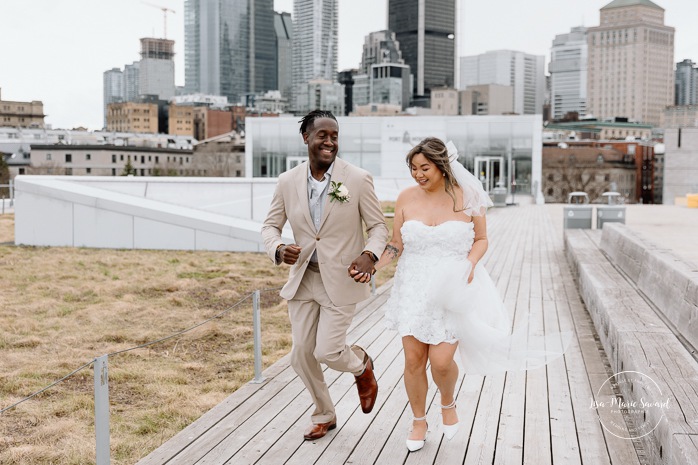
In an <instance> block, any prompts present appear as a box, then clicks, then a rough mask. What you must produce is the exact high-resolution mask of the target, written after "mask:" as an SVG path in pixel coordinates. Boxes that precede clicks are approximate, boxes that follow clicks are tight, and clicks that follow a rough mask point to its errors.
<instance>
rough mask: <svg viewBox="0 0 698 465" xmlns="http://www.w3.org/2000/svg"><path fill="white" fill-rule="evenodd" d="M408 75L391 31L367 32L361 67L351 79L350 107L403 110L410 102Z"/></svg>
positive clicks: (409, 76)
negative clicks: (370, 105) (379, 107)
mask: <svg viewBox="0 0 698 465" xmlns="http://www.w3.org/2000/svg"><path fill="white" fill-rule="evenodd" d="M411 77H412V74H411V70H410V67H409V65H406V64H405V62H404V60H403V59H402V55H401V53H400V44H398V42H397V41H396V40H395V33H393V32H391V31H378V32H371V33H370V34H369V35H367V36H366V38H365V40H364V50H363V54H362V55H361V65H360V69H359V70H358V71H357V74H356V75H355V76H353V81H354V82H352V85H353V86H355V87H353V88H352V89H351V92H352V106H351V107H349V108H347V112H351V111H355V110H356V107H358V106H364V105H368V104H383V105H391V106H397V107H398V108H399V109H400V110H404V109H405V108H407V107H408V106H409V105H410V102H411V100H412V79H411Z"/></svg>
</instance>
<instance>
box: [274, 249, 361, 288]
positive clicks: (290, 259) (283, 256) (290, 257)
mask: <svg viewBox="0 0 698 465" xmlns="http://www.w3.org/2000/svg"><path fill="white" fill-rule="evenodd" d="M300 255H301V247H300V246H298V245H297V244H287V245H283V246H281V248H280V249H279V259H280V260H281V262H282V263H285V264H287V265H295V264H296V262H297V261H298V258H299V257H300ZM372 272H373V260H371V258H370V257H369V256H368V255H366V254H361V255H359V256H358V257H356V259H355V260H354V261H353V262H351V265H349V269H348V270H347V273H348V274H349V277H350V278H352V279H353V280H354V281H356V282H357V283H368V282H370V281H371V274H372Z"/></svg>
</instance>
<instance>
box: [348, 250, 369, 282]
mask: <svg viewBox="0 0 698 465" xmlns="http://www.w3.org/2000/svg"><path fill="white" fill-rule="evenodd" d="M348 272H349V277H350V278H353V279H354V281H356V282H357V283H368V282H371V274H372V272H373V259H372V258H371V257H369V256H368V254H365V253H362V254H361V255H359V256H358V257H356V258H355V259H354V261H353V262H351V265H349V270H348Z"/></svg>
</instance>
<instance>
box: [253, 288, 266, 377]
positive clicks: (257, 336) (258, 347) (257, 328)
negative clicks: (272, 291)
mask: <svg viewBox="0 0 698 465" xmlns="http://www.w3.org/2000/svg"><path fill="white" fill-rule="evenodd" d="M259 297H260V294H259V290H257V291H254V293H253V294H252V333H253V334H254V379H253V380H252V382H253V383H255V384H260V383H263V382H264V377H263V376H262V328H261V326H262V322H261V315H260V309H259Z"/></svg>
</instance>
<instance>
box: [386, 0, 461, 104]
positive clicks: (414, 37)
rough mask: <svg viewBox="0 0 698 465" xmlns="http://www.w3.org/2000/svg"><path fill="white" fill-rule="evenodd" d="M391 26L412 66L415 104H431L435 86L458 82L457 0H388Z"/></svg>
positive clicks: (451, 84) (406, 62)
mask: <svg viewBox="0 0 698 465" xmlns="http://www.w3.org/2000/svg"><path fill="white" fill-rule="evenodd" d="M388 29H390V30H391V31H393V32H395V36H396V38H397V41H398V42H399V43H400V50H401V51H402V58H403V59H404V60H405V64H407V65H409V66H410V69H411V70H412V75H413V76H414V83H413V96H412V98H413V103H414V104H416V105H419V106H428V105H427V104H428V100H429V94H430V92H431V88H432V87H442V86H454V85H455V83H454V78H455V33H456V0H419V1H416V0H388Z"/></svg>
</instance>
